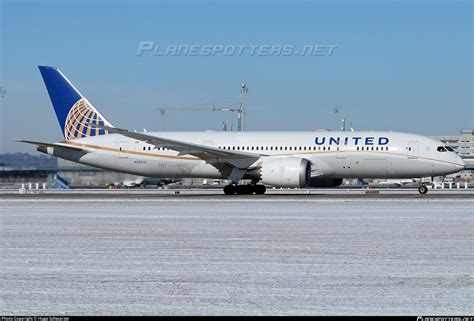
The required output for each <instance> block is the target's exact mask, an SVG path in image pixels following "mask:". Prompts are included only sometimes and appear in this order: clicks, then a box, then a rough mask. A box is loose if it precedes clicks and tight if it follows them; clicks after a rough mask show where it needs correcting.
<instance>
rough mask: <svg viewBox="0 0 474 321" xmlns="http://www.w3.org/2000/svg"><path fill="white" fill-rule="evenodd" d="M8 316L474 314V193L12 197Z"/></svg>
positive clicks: (5, 249) (5, 231) (2, 212)
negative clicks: (345, 196) (443, 196)
mask: <svg viewBox="0 0 474 321" xmlns="http://www.w3.org/2000/svg"><path fill="white" fill-rule="evenodd" d="M0 217H1V221H0V223H1V260H0V262H1V272H0V273H1V274H0V281H1V283H0V288H1V290H0V291H1V302H0V314H22V315H29V314H43V315H55V314H72V315H78V314H79V315H90V314H99V315H102V314H113V315H127V314H139V315H141V314H146V315H150V314H166V315H176V314H179V315H181V314H211V315H221V314H226V315H227V314H238V315H242V314H243V315H247V314H410V315H423V314H425V315H426V314H428V315H438V314H450V315H454V314H455V315H463V314H469V315H472V314H473V313H474V304H473V303H472V302H474V279H473V272H474V268H473V262H474V260H473V258H474V251H473V245H474V242H473V240H474V198H473V199H469V198H467V199H466V198H464V199H458V200H450V199H440V200H436V199H433V198H429V199H428V198H427V199H422V198H421V199H420V198H416V199H409V200H404V199H403V197H400V198H399V199H381V200H377V199H358V200H354V199H346V200H344V199H338V200H333V199H328V200H324V199H323V200H321V199H317V198H316V199H314V200H312V199H309V198H307V199H298V198H287V199H283V200H278V199H275V198H273V199H267V200H265V201H264V202H262V201H261V200H258V199H253V200H252V199H251V198H243V199H240V200H239V199H231V200H229V199H226V198H221V199H218V198H217V199H193V198H192V197H189V198H178V199H167V198H161V199H155V200H149V199H141V198H140V197H139V196H138V197H137V198H135V199H127V200H120V199H112V200H110V199H109V200H103V201H101V200H100V198H95V199H94V200H88V199H87V197H85V198H80V199H77V200H75V201H74V202H70V201H68V200H65V199H45V200H40V199H25V200H21V199H12V200H8V199H2V200H0Z"/></svg>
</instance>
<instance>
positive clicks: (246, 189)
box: [236, 185, 253, 195]
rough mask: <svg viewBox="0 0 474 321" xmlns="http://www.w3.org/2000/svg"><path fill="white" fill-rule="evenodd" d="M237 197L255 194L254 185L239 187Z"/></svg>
mask: <svg viewBox="0 0 474 321" xmlns="http://www.w3.org/2000/svg"><path fill="white" fill-rule="evenodd" d="M236 192H237V195H250V194H253V186H252V185H237V189H236Z"/></svg>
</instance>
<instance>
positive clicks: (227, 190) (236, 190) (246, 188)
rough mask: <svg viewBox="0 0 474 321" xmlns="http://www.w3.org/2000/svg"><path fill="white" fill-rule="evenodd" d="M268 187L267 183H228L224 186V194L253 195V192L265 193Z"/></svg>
mask: <svg viewBox="0 0 474 321" xmlns="http://www.w3.org/2000/svg"><path fill="white" fill-rule="evenodd" d="M266 190H267V188H266V187H265V185H253V184H247V185H235V184H230V185H226V186H225V187H224V194H225V195H235V194H237V195H251V194H253V193H255V194H257V195H261V194H265V191H266Z"/></svg>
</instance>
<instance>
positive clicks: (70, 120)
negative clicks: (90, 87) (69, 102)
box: [64, 98, 111, 140]
mask: <svg viewBox="0 0 474 321" xmlns="http://www.w3.org/2000/svg"><path fill="white" fill-rule="evenodd" d="M95 125H99V126H111V125H110V124H109V123H108V122H107V121H106V120H105V119H104V118H103V117H102V115H100V114H99V112H98V111H97V110H96V109H95V108H94V107H93V106H92V105H91V104H90V103H89V102H88V101H87V100H86V99H85V98H82V99H80V100H78V101H77V102H76V103H75V104H74V106H72V108H71V110H69V113H68V115H67V117H66V122H65V126H64V135H65V136H66V139H67V140H72V139H77V138H83V137H89V136H98V135H104V134H108V133H109V131H108V130H105V129H102V128H99V127H96V126H95Z"/></svg>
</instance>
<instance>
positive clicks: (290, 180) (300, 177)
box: [260, 157, 311, 187]
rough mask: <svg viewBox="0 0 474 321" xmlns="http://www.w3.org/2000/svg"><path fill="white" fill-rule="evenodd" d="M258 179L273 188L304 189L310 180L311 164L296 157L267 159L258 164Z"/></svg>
mask: <svg viewBox="0 0 474 321" xmlns="http://www.w3.org/2000/svg"><path fill="white" fill-rule="evenodd" d="M260 179H261V181H262V183H264V184H268V185H271V186H274V187H306V186H308V184H309V181H310V179H311V163H310V162H309V161H308V160H307V159H304V158H296V157H278V158H273V157H272V158H267V159H264V160H263V162H262V163H261V164H260Z"/></svg>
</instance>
